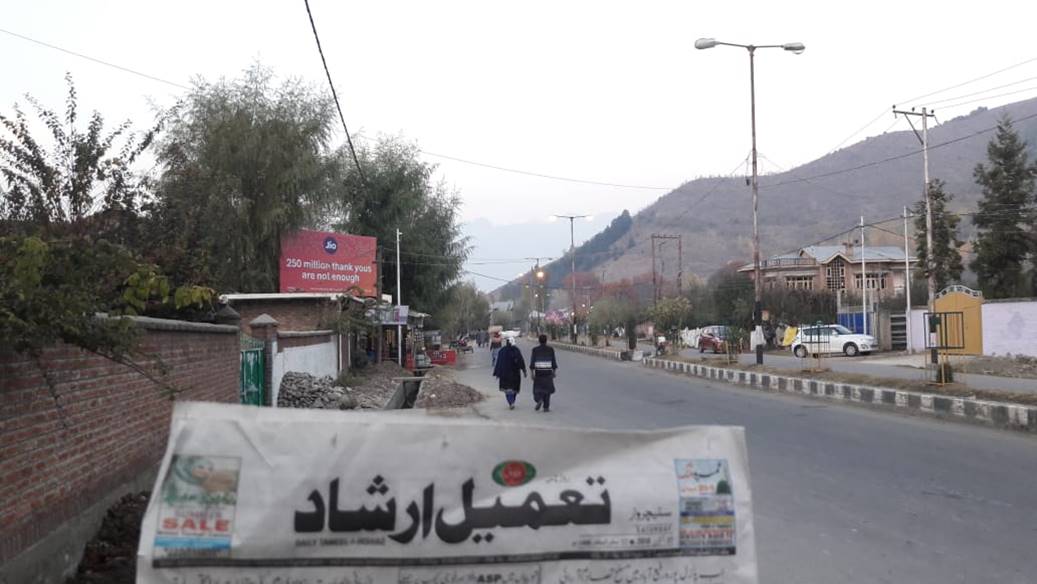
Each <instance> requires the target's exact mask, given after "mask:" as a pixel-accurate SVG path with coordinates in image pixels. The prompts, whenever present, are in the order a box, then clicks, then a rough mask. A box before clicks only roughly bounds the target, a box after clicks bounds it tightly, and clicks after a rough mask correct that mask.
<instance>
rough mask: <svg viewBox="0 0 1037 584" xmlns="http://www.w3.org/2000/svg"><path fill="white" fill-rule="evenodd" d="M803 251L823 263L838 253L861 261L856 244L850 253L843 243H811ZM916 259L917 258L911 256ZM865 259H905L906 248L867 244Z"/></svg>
mask: <svg viewBox="0 0 1037 584" xmlns="http://www.w3.org/2000/svg"><path fill="white" fill-rule="evenodd" d="M803 253H804V254H806V255H809V256H811V257H814V258H816V259H817V261H819V262H821V263H826V262H827V261H828V260H830V259H832V258H833V257H835V256H836V255H839V254H841V255H842V256H843V257H845V258H847V259H849V260H850V261H855V262H859V261H861V248H860V247H859V246H855V247H853V248H851V250H850V253H849V254H847V253H846V248H845V247H844V246H841V245H809V246H807V247H804V248H803ZM910 259H911V261H914V260H915V258H914V257H912V258H910ZM864 261H866V262H869V261H870V262H893V261H900V262H902V261H904V250H903V249H901V248H899V247H895V246H892V245H879V246H867V247H865V248H864Z"/></svg>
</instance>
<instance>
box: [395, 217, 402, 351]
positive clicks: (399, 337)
mask: <svg viewBox="0 0 1037 584" xmlns="http://www.w3.org/2000/svg"><path fill="white" fill-rule="evenodd" d="M402 305H403V287H402V286H400V230H399V229H397V230H396V308H397V309H399V308H400V307H401V306H402ZM396 312H397V316H396V318H397V319H398V318H399V310H397V311H396ZM396 344H397V353H399V356H400V367H403V325H402V324H399V321H397V323H396Z"/></svg>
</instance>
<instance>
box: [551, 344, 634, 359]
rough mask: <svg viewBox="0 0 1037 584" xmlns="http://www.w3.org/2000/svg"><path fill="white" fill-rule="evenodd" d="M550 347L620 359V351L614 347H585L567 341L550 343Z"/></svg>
mask: <svg viewBox="0 0 1037 584" xmlns="http://www.w3.org/2000/svg"><path fill="white" fill-rule="evenodd" d="M551 346H552V347H555V348H558V349H562V350H564V351H574V352H576V353H583V354H585V355H594V356H595V357H604V358H605V359H612V360H613V361H621V360H622V359H620V358H619V355H620V352H619V351H616V350H614V349H601V348H599V347H585V346H583V345H570V344H569V343H559V342H553V343H551Z"/></svg>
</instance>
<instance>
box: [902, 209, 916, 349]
mask: <svg viewBox="0 0 1037 584" xmlns="http://www.w3.org/2000/svg"><path fill="white" fill-rule="evenodd" d="M907 217H908V215H907V205H904V293H905V295H906V301H907V306H906V308H904V323H905V324H906V325H907V352H908V353H909V354H910V353H914V350H913V349H912V348H911V252H910V247H909V245H908V239H907Z"/></svg>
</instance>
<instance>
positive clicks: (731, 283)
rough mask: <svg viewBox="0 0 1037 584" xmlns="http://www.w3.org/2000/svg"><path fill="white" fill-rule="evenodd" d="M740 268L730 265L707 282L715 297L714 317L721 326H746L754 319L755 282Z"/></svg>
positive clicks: (736, 265)
mask: <svg viewBox="0 0 1037 584" xmlns="http://www.w3.org/2000/svg"><path fill="white" fill-rule="evenodd" d="M738 267H739V265H738V264H737V263H734V262H733V263H730V264H728V265H726V266H724V267H723V268H721V269H719V270H717V271H716V272H714V273H713V275H712V276H710V277H709V280H708V281H707V286H708V287H709V289H710V291H711V292H712V295H713V309H714V311H715V314H714V316H716V318H717V320H718V321H719V322H720V324H729V325H741V326H745V325H747V324H748V323H749V322H750V320H751V319H752V311H753V282H752V279H750V278H749V276H748V274H745V273H743V272H739V271H738ZM765 308H766V306H765Z"/></svg>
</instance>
